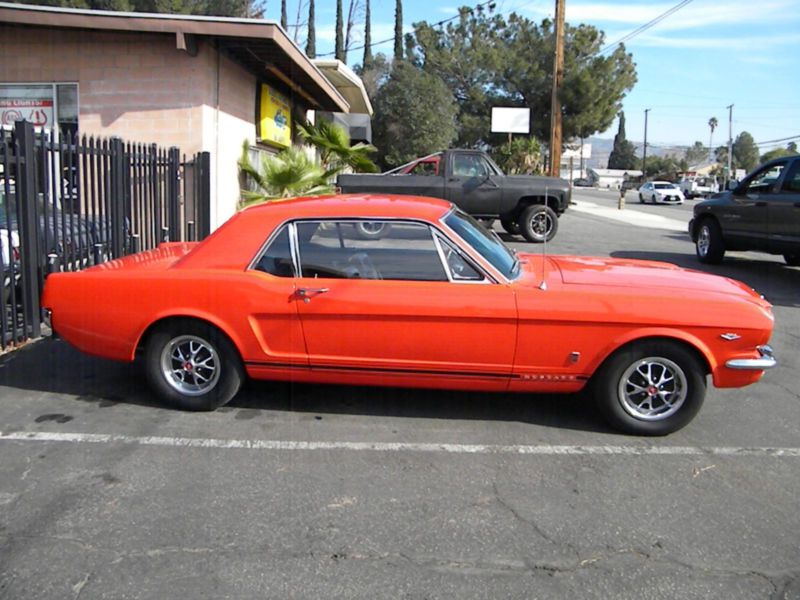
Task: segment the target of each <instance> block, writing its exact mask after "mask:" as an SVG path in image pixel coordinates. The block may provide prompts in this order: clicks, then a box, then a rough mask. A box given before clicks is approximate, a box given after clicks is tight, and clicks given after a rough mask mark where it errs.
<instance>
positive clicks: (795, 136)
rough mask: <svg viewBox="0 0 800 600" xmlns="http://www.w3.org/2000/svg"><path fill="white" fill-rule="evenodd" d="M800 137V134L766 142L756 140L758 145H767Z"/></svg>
mask: <svg viewBox="0 0 800 600" xmlns="http://www.w3.org/2000/svg"><path fill="white" fill-rule="evenodd" d="M796 139H800V135H793V136H791V137H786V138H780V139H778V140H767V141H765V142H755V145H756V146H766V145H768V144H780V143H781V142H791V141H792V140H796Z"/></svg>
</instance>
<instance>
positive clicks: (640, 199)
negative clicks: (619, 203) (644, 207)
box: [639, 194, 644, 204]
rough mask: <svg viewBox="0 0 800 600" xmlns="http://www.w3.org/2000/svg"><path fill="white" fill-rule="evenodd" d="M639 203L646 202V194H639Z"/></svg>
mask: <svg viewBox="0 0 800 600" xmlns="http://www.w3.org/2000/svg"><path fill="white" fill-rule="evenodd" d="M639 204H644V196H642V195H641V194H639Z"/></svg>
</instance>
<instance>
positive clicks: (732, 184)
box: [725, 179, 739, 191]
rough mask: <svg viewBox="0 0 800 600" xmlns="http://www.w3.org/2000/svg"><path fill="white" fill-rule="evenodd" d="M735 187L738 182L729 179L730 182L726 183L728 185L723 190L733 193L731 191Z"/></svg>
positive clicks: (737, 185)
mask: <svg viewBox="0 0 800 600" xmlns="http://www.w3.org/2000/svg"><path fill="white" fill-rule="evenodd" d="M737 187H739V182H738V181H736V180H735V179H731V180H730V181H728V185H726V186H725V189H726V190H730V191H733V190H735V189H736V188H737Z"/></svg>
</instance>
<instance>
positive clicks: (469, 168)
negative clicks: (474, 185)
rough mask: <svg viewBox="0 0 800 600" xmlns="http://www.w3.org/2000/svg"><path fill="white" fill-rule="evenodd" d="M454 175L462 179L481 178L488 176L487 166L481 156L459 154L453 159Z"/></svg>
mask: <svg viewBox="0 0 800 600" xmlns="http://www.w3.org/2000/svg"><path fill="white" fill-rule="evenodd" d="M453 175H458V176H460V177H479V176H484V175H486V165H485V164H483V159H482V158H481V157H480V156H475V155H473V154H457V155H456V156H455V157H454V158H453Z"/></svg>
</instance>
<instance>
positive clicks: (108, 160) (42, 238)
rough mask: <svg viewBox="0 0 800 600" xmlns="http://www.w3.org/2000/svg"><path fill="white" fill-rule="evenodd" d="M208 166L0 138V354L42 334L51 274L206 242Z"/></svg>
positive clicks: (157, 154)
mask: <svg viewBox="0 0 800 600" xmlns="http://www.w3.org/2000/svg"><path fill="white" fill-rule="evenodd" d="M209 167H210V157H209V153H208V152H201V153H198V154H196V155H194V156H192V157H187V156H185V155H181V153H180V150H179V149H178V148H169V149H163V148H159V147H157V146H156V145H154V144H153V145H147V144H131V143H125V142H123V141H122V140H120V139H118V138H112V139H99V138H93V137H90V138H87V137H86V136H83V137H81V138H78V137H77V136H76V137H73V136H69V135H67V136H66V137H64V138H63V139H61V140H58V141H56V140H54V139H53V138H52V136H51V135H50V134H49V133H48V132H35V131H34V128H33V126H32V125H31V124H30V123H28V122H26V121H20V122H17V123H16V124H15V125H14V128H13V130H0V244H1V246H2V247H1V248H0V270H2V273H3V292H2V294H3V295H2V302H3V310H2V311H0V347H1V348H2V349H6V348H7V347H8V346H9V345H15V344H18V343H20V342H23V341H25V340H27V339H30V338H36V337H39V336H40V335H41V314H40V310H39V299H40V297H41V292H42V288H43V286H44V278H45V276H46V275H47V274H48V273H50V272H53V271H77V270H80V269H84V268H87V267H90V266H93V265H96V264H99V263H101V262H104V261H106V260H109V259H112V258H118V257H120V256H124V255H126V254H131V253H134V252H138V251H141V250H147V249H150V248H155V247H156V246H158V245H159V244H160V243H161V242H165V241H196V240H200V239H203V238H204V237H206V236H207V235H208V234H209V232H210V222H209V211H210V209H209V201H210V198H209V196H210V177H209Z"/></svg>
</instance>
